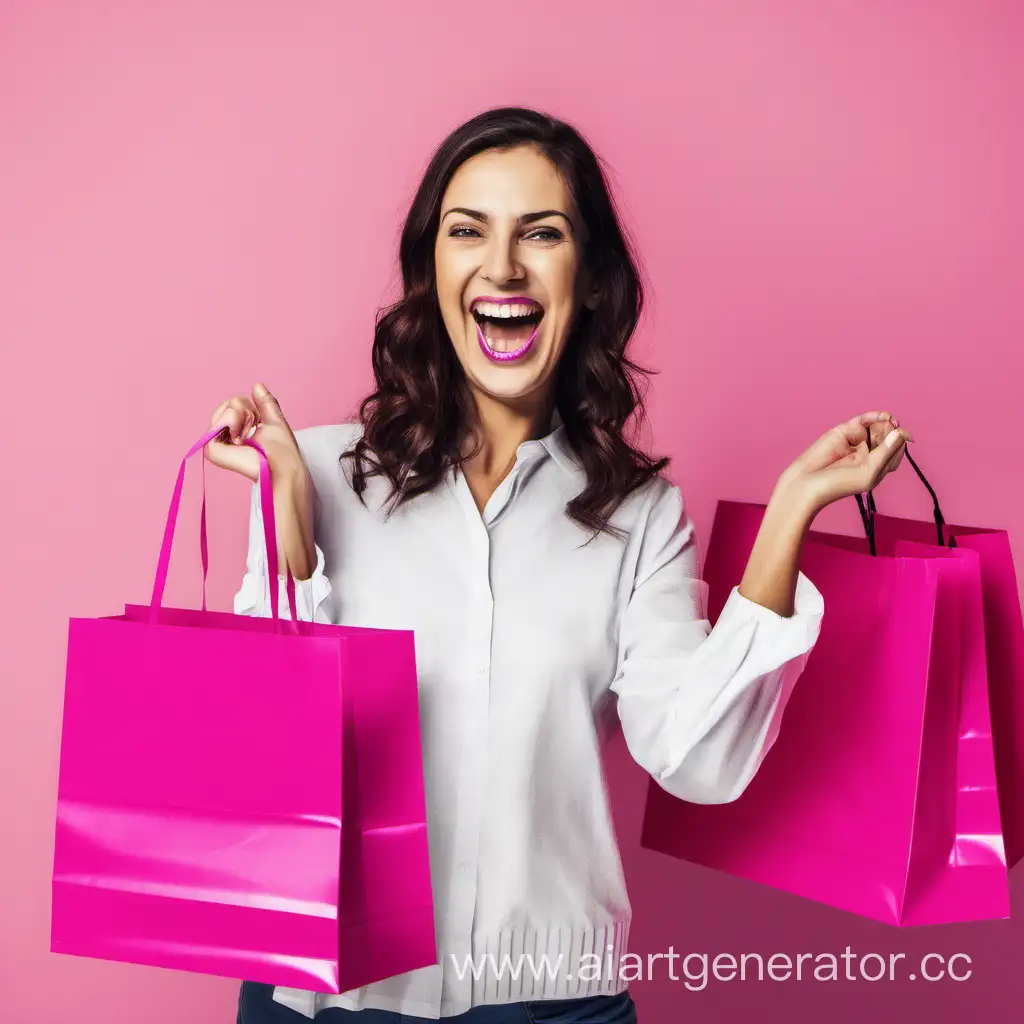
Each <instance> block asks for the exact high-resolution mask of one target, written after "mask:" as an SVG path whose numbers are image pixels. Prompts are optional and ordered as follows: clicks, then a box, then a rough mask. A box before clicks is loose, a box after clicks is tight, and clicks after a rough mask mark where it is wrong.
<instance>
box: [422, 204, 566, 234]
mask: <svg viewBox="0 0 1024 1024" xmlns="http://www.w3.org/2000/svg"><path fill="white" fill-rule="evenodd" d="M450 213H461V214H462V215H463V216H464V217H471V218H472V219H473V220H477V221H480V223H481V224H486V223H487V220H488V217H487V214H486V213H481V212H480V211H479V210H468V209H466V207H464V206H453V207H452V208H451V209H450V210H446V211H445V213H444V216H443V217H442V218H441V220H442V221H443V220H444V218H445V217H447V216H448V214H450ZM545 217H561V218H563V220H565V222H566V224H568V225H569V230H570V231H571V230H572V229H573V223H572V220H571V219H570V218H569V215H568V214H567V213H564V212H563V211H562V210H538V211H537V212H536V213H524V214H523V215H522V216H521V217H520V218H519V223H520V224H532V223H533V222H534V221H538V220H544V218H545Z"/></svg>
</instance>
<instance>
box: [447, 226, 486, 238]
mask: <svg viewBox="0 0 1024 1024" xmlns="http://www.w3.org/2000/svg"><path fill="white" fill-rule="evenodd" d="M478 234H479V233H478V232H477V230H476V228H470V227H466V225H465V224H458V225H456V226H455V227H453V228H452V229H451V231H449V232H448V237H449V238H474V237H476V236H477V235H478Z"/></svg>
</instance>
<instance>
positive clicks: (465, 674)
mask: <svg viewBox="0 0 1024 1024" xmlns="http://www.w3.org/2000/svg"><path fill="white" fill-rule="evenodd" d="M554 423H555V429H554V430H553V431H552V432H551V433H550V434H549V435H548V436H546V437H544V438H542V439H540V440H531V441H527V442H525V443H524V444H522V445H520V446H519V449H518V452H517V455H516V461H515V465H514V467H513V469H512V470H511V471H510V472H509V474H508V476H507V477H506V478H505V479H504V480H503V481H502V482H501V484H500V485H499V486H498V488H497V490H496V491H495V492H494V494H493V495H492V497H491V498H490V500H489V501H488V502H487V506H486V508H485V509H484V511H483V513H482V514H481V513H480V511H479V510H478V509H477V507H476V504H475V502H474V499H473V496H472V494H471V493H470V490H469V486H468V484H467V483H466V480H465V478H464V476H463V475H462V473H461V471H459V470H454V471H452V472H450V473H449V474H448V476H447V477H446V478H445V479H444V481H443V482H442V483H441V484H440V485H438V486H437V487H436V488H435V489H434V490H433V491H431V492H429V493H428V494H425V495H422V496H420V497H418V498H416V499H414V500H412V501H411V502H409V503H407V504H405V505H402V506H400V507H399V508H397V509H396V510H394V511H393V512H392V513H391V516H390V518H388V519H385V515H384V512H383V510H382V508H381V506H382V504H383V502H384V499H385V498H386V495H387V484H386V482H385V481H384V480H383V479H382V478H380V477H375V478H373V479H371V481H370V483H369V486H368V488H367V490H366V491H365V492H364V498H365V499H366V505H365V507H364V505H363V504H361V503H360V500H359V498H358V497H357V496H356V495H355V493H354V491H353V490H352V487H351V477H350V473H351V466H350V463H348V462H346V463H344V464H340V463H339V456H340V455H341V453H342V451H343V450H345V449H346V448H348V447H349V446H350V445H351V444H352V442H353V441H354V440H355V439H356V437H357V436H358V434H359V431H360V430H361V428H360V427H359V425H358V424H351V423H346V424H338V425H330V426H321V427H311V428H307V429H303V430H299V431H297V432H296V438H297V440H298V443H299V447H300V448H301V450H302V452H303V454H304V456H305V459H306V462H307V465H308V466H309V470H310V473H311V476H312V479H313V485H314V487H315V490H316V503H315V505H316V515H315V529H314V537H315V541H316V553H317V565H316V569H315V572H314V574H313V576H312V578H311V579H310V580H307V581H303V582H301V583H300V584H299V585H298V588H297V603H298V605H299V617H300V618H304V619H310V618H315V619H316V620H317V621H320V622H330V623H337V624H345V625H351V626H371V627H380V628H393V629H411V630H413V631H414V633H415V650H416V663H417V673H418V681H419V691H420V714H421V730H422V740H423V757H424V773H425V778H424V781H425V790H426V804H427V829H428V835H429V846H430V860H431V878H432V885H433V892H434V901H435V911H436V912H435V928H436V938H437V945H438V956H439V962H438V963H437V964H436V965H432V966H428V967H424V968H421V969H419V970H415V971H410V972H408V973H406V974H402V975H397V976H395V977H392V978H388V979H386V980H384V981H380V982H376V983H374V984H372V985H368V986H364V987H362V988H359V989H354V990H352V991H349V992H346V993H343V994H341V995H325V994H322V993H313V992H309V991H305V990H300V989H292V988H284V987H282V986H278V987H277V988H276V989H275V991H274V999H275V1000H276V1001H278V1002H280V1003H283V1004H285V1005H287V1006H289V1007H291V1008H293V1009H295V1010H297V1011H298V1012H300V1013H302V1014H304V1015H305V1016H307V1017H313V1016H314V1014H315V1013H316V1012H317V1011H318V1010H319V1009H321V1008H322V1007H326V1006H342V1007H347V1008H350V1009H361V1008H363V1007H379V1008H382V1009H388V1010H396V1011H399V1012H401V1013H405V1014H410V1015H416V1016H420V1017H430V1018H438V1017H445V1016H451V1015H454V1014H458V1013H462V1012H464V1011H465V1010H468V1009H469V1008H470V1007H471V1006H474V1005H477V1004H481V1003H496V1002H510V1001H518V1000H536V999H544V998H562V999H564V998H573V997H578V996H587V995H596V994H610V993H615V992H619V991H621V990H622V989H624V988H625V987H626V983H625V982H623V981H620V980H619V971H618V970H617V964H618V962H619V958H620V957H621V956H622V955H623V954H624V953H625V952H626V951H627V938H628V932H629V923H630V918H631V908H630V903H629V900H628V897H627V894H626V889H625V884H624V878H623V873H622V867H621V863H620V860H619V853H618V848H617V846H616V842H615V837H614V831H613V827H612V819H611V813H610V809H609V807H608V804H607V800H606V791H605V787H604V781H603V775H602V764H601V748H602V743H603V740H604V739H605V738H606V736H607V734H608V729H609V728H610V727H612V726H614V724H615V722H616V719H618V721H619V722H621V727H622V730H623V733H624V736H625V740H626V743H627V746H628V748H629V750H630V752H631V754H632V756H633V757H634V758H635V759H636V761H637V762H638V763H639V764H640V765H641V766H643V768H645V769H646V770H647V771H648V772H649V773H650V774H651V775H652V776H653V778H654V779H656V780H657V782H658V783H659V784H660V785H661V786H663V787H664V788H665V789H666V790H668V791H669V792H670V793H673V794H674V795H676V796H677V797H679V798H680V799H683V800H689V801H695V802H698V803H714V802H724V801H728V800H732V799H734V798H735V797H737V796H738V795H739V794H740V792H741V791H742V790H743V789H744V787H745V786H746V785H747V783H748V782H749V781H750V779H751V778H752V776H753V775H754V773H755V771H756V770H757V768H758V766H759V765H760V763H761V761H762V759H763V757H764V756H765V754H766V753H767V751H768V749H769V748H770V747H771V745H772V744H773V742H774V739H775V735H776V732H777V730H778V724H779V718H780V716H781V714H782V712H783V709H784V707H785V704H786V701H787V699H788V696H789V693H790V690H791V688H792V686H793V683H794V682H795V681H796V679H797V677H798V675H799V674H800V672H801V671H802V669H803V666H804V663H805V661H806V657H807V654H808V652H809V651H810V650H811V648H812V647H813V645H814V642H815V640H816V638H817V635H818V631H819V628H820V622H821V618H822V614H823V602H822V598H821V594H820V593H819V592H818V590H817V589H816V588H815V587H814V586H813V584H812V583H811V582H810V581H809V580H808V579H807V578H806V576H804V575H803V574H802V573H801V574H800V575H799V576H798V579H797V588H796V600H795V612H794V614H793V615H792V616H790V617H788V618H786V617H782V616H780V615H778V614H777V613H776V612H774V611H772V610H771V609H768V608H765V607H763V606H761V605H758V604H755V603H754V602H752V601H750V600H748V599H746V598H745V597H743V596H742V595H741V594H740V593H739V591H738V589H736V588H733V590H732V592H731V593H730V595H729V597H728V600H727V602H726V604H725V607H724V609H723V611H722V613H721V615H720V617H719V620H718V621H717V622H716V624H715V627H714V629H711V627H710V623H709V621H708V619H707V617H706V607H707V605H706V601H707V586H706V584H705V583H703V582H702V581H701V580H700V578H699V558H698V547H697V538H696V536H695V533H694V529H693V525H692V522H691V521H690V519H689V517H688V515H687V513H686V509H685V507H684V504H683V500H682V496H681V494H680V491H679V489H678V488H677V487H674V486H672V485H671V484H670V483H669V482H668V481H667V480H665V479H664V478H662V477H657V478H655V479H653V480H652V481H650V482H649V483H648V484H647V485H645V486H643V487H642V488H640V489H639V490H637V491H635V492H634V493H633V494H631V495H630V496H629V497H628V498H627V499H626V500H625V501H624V502H623V503H622V504H621V505H620V506H619V508H618V509H617V511H616V512H615V514H614V516H613V518H612V523H613V524H614V525H615V526H618V527H620V528H621V529H622V530H623V532H624V536H623V537H622V538H616V537H612V536H608V535H605V534H602V535H600V536H598V537H596V538H595V539H593V540H592V541H590V543H584V541H586V539H587V536H588V534H587V533H586V532H585V531H584V530H583V529H582V528H581V527H579V526H578V525H577V524H575V523H574V522H572V520H570V519H569V518H568V516H567V515H566V514H565V505H566V503H567V502H568V501H569V500H570V499H571V498H573V497H574V496H575V495H576V494H578V493H579V492H580V491H581V490H582V488H583V485H584V481H585V478H584V475H583V470H582V468H581V467H580V465H579V464H578V462H577V460H576V458H575V456H574V454H573V453H572V451H571V449H570V448H569V446H568V443H567V442H566V440H565V433H564V429H565V428H564V426H562V425H561V423H560V422H559V421H558V419H557V418H556V419H555V421H554ZM278 584H279V587H280V593H281V602H282V608H285V607H286V601H287V597H286V594H285V590H284V585H283V581H281V580H279V581H278ZM234 610H235V612H236V614H243V615H245V614H248V615H269V614H270V610H269V587H268V580H267V569H266V557H265V552H264V544H263V533H262V524H261V517H260V510H259V502H258V489H257V487H255V486H254V488H253V501H252V510H251V520H250V542H249V554H248V563H247V572H246V574H245V577H244V580H243V583H242V587H241V589H240V590H239V592H238V594H237V595H236V597H235V603H234ZM524 953H525V954H530V955H531V956H532V957H533V958H534V959H533V963H534V965H535V967H534V969H532V970H531V968H530V966H529V962H528V961H527V962H526V966H524V967H523V968H522V969H521V970H519V971H518V977H517V978H515V979H514V980H513V979H512V977H511V975H510V974H509V973H507V972H501V971H500V970H499V969H498V968H499V967H500V964H501V962H502V957H503V956H504V955H506V954H507V955H508V956H509V957H510V958H511V962H512V964H513V966H514V964H515V961H516V958H517V957H518V956H520V955H521V954H524ZM544 953H547V954H548V956H549V959H548V963H547V966H546V967H544V968H543V969H542V965H541V956H542V954H544ZM487 954H492V955H493V958H494V960H493V963H494V964H495V965H496V968H495V969H493V970H491V969H481V968H484V967H485V965H487V963H488V961H487V960H486V957H487ZM560 954H561V956H562V966H561V967H560V969H559V970H558V971H552V967H553V965H556V964H557V963H558V960H557V958H558V957H559V955H560ZM581 954H596V955H597V957H599V958H600V961H601V963H602V964H606V963H610V964H611V965H612V970H611V971H606V970H602V971H601V972H600V974H601V977H600V978H599V979H597V980H593V981H584V980H582V978H581V977H580V975H579V971H578V969H577V970H576V971H574V967H576V968H578V965H579V963H580V962H581V961H580V960H579V957H580V956H581ZM467 958H470V961H469V962H470V964H471V965H475V966H476V968H477V969H476V971H475V972H474V970H472V969H469V970H465V971H464V972H463V976H462V977H460V972H459V971H458V970H456V967H457V966H459V967H461V966H463V965H464V964H466V962H467ZM595 962H596V961H595V960H594V959H591V960H589V961H587V963H589V964H591V965H592V964H594V963H595ZM475 974H476V975H477V976H474V975H475ZM552 974H554V975H555V976H554V977H552V976H551V975H552Z"/></svg>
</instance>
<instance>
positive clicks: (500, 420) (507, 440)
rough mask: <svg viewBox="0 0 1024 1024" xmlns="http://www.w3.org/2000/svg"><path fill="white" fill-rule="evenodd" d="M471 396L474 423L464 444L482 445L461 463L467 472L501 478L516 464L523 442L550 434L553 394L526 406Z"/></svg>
mask: <svg viewBox="0 0 1024 1024" xmlns="http://www.w3.org/2000/svg"><path fill="white" fill-rule="evenodd" d="M473 397H474V399H475V403H476V421H477V422H476V424H475V430H474V431H473V433H472V435H471V437H470V438H469V440H468V442H467V444H468V445H469V446H472V445H474V444H475V442H476V441H477V440H479V441H480V442H481V444H480V450H479V451H478V452H477V454H476V455H474V456H473V457H472V458H471V459H468V460H467V461H466V463H465V464H464V465H465V468H466V469H468V470H470V471H473V472H476V473H479V474H483V475H486V476H491V475H499V476H504V474H505V473H506V472H508V470H509V468H511V466H512V463H514V462H515V459H516V450H517V449H518V447H519V446H520V445H521V444H523V442H525V441H530V440H533V439H535V438H539V437H544V436H546V435H547V434H549V433H550V432H551V415H552V412H553V411H554V400H553V396H552V395H548V396H546V397H545V398H544V399H543V400H542V401H540V402H536V401H534V402H531V403H529V405H527V404H526V403H523V404H521V405H517V404H514V403H507V402H500V401H497V400H496V399H494V398H491V397H490V396H489V395H481V394H474V396H473ZM470 450H471V449H470Z"/></svg>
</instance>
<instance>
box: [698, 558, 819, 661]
mask: <svg viewBox="0 0 1024 1024" xmlns="http://www.w3.org/2000/svg"><path fill="white" fill-rule="evenodd" d="M824 614H825V599H824V598H823V597H822V595H821V591H819V590H818V588H817V587H816V586H815V585H814V584H813V583H812V582H811V581H810V580H809V579H808V578H807V577H806V576H805V575H804V574H803V573H802V572H798V573H797V577H796V592H795V594H794V598H793V614H792V615H788V616H787V615H780V614H779V613H778V612H777V611H775V610H774V609H772V608H766V607H765V606H764V605H763V604H758V603H757V602H756V601H751V600H750V599H749V598H747V597H744V596H743V595H742V594H741V593H740V589H739V585H737V586H735V587H733V588H732V590H731V591H730V592H729V596H728V597H727V598H726V601H725V604H724V605H723V606H722V611H721V614H720V615H719V617H718V621H719V622H721V621H722V620H723V619H726V618H727V617H728V618H734V617H735V618H737V619H752V620H753V621H754V622H756V623H757V624H758V626H759V627H760V629H761V630H768V631H770V632H771V634H772V635H773V636H777V637H778V638H779V642H780V644H782V646H783V647H784V648H785V649H786V651H787V652H791V654H790V656H791V657H797V656H799V655H800V654H806V653H807V652H808V651H809V650H811V648H812V647H813V646H814V644H815V641H816V640H817V639H818V634H819V632H820V630H821V620H822V618H823V616H824ZM716 624H717V623H716ZM759 631H760V630H759Z"/></svg>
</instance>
